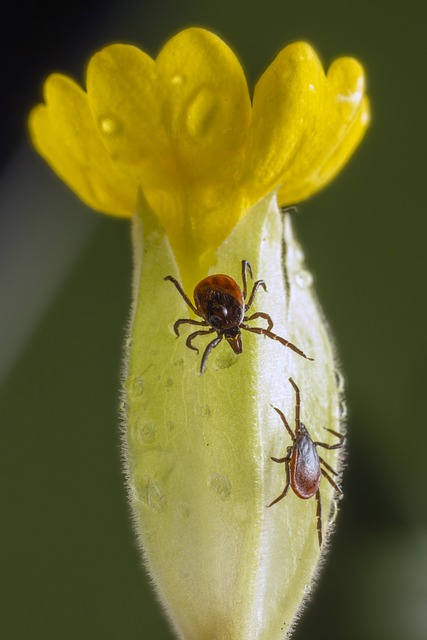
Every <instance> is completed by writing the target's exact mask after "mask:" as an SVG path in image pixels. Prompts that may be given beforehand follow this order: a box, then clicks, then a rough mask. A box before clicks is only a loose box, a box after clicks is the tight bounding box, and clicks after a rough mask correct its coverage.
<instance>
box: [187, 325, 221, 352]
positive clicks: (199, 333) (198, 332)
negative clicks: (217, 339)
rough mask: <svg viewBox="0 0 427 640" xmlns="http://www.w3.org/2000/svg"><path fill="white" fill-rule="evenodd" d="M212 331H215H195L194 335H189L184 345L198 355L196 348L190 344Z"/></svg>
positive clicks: (212, 330)
mask: <svg viewBox="0 0 427 640" xmlns="http://www.w3.org/2000/svg"><path fill="white" fill-rule="evenodd" d="M214 331H215V329H208V330H207V331H195V332H194V333H190V335H189V336H188V338H187V340H186V341H185V344H186V345H187V347H188V348H189V349H192V350H193V351H196V352H197V353H199V350H198V348H197V347H195V346H194V345H193V344H192V342H193V340H194V338H197V336H205V335H207V334H208V333H213V332H214Z"/></svg>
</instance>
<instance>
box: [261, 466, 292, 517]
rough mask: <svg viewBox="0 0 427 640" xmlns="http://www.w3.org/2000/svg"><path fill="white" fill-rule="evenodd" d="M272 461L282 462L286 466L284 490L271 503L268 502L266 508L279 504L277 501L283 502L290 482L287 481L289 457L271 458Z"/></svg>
mask: <svg viewBox="0 0 427 640" xmlns="http://www.w3.org/2000/svg"><path fill="white" fill-rule="evenodd" d="M271 459H272V460H274V462H284V463H285V465H286V484H285V488H284V489H283V491H282V493H281V494H280V496H277V498H276V499H275V500H273V502H270V504H268V505H267V507H272V506H273V504H276V503H277V502H279V500H283V498H285V497H286V494H287V493H288V491H289V487H290V485H291V481H290V479H289V456H286V458H271Z"/></svg>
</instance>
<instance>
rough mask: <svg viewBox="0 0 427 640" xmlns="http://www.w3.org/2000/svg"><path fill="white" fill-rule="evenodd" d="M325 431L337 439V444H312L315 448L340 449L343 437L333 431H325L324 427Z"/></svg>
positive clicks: (343, 442) (342, 444)
mask: <svg viewBox="0 0 427 640" xmlns="http://www.w3.org/2000/svg"><path fill="white" fill-rule="evenodd" d="M325 429H326V431H329V433H333V434H334V436H336V437H337V438H339V440H340V441H339V442H337V444H328V443H327V442H315V443H314V444H315V445H316V446H317V447H323V448H324V449H329V450H332V449H342V447H343V446H344V445H345V436H343V435H342V433H338V431H333V430H332V429H327V428H326V427H325Z"/></svg>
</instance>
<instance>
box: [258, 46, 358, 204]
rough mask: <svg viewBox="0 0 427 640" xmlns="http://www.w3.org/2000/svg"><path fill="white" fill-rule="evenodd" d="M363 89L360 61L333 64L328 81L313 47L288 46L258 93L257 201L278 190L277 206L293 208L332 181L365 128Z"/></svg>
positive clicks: (342, 59)
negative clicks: (285, 205) (267, 191)
mask: <svg viewBox="0 0 427 640" xmlns="http://www.w3.org/2000/svg"><path fill="white" fill-rule="evenodd" d="M364 90H365V86H364V74H363V69H362V67H361V65H360V64H359V63H358V62H357V61H356V60H354V59H352V58H340V59H338V60H336V61H335V62H334V63H333V64H332V65H331V67H330V70H329V72H328V74H327V76H325V73H324V71H323V68H322V66H321V63H320V61H319V59H318V57H317V55H316V54H315V52H314V51H313V49H312V48H311V47H310V46H309V45H307V44H305V43H296V44H293V45H290V46H288V47H286V48H285V49H283V51H281V53H280V54H279V55H278V56H277V58H276V59H275V60H274V61H273V63H272V64H271V65H270V67H269V68H268V69H267V71H266V72H265V73H264V75H263V76H262V77H261V79H260V81H259V82H258V84H257V86H256V89H255V96H254V118H253V126H252V131H251V145H252V149H251V151H250V156H251V157H252V158H258V161H257V164H256V165H255V166H254V182H253V189H254V197H255V198H257V197H259V195H260V194H261V193H263V191H265V190H266V189H267V188H270V189H271V188H274V186H277V185H280V191H279V202H280V204H281V205H284V204H292V203H296V202H299V201H300V200H303V199H304V198H306V197H308V195H310V194H312V193H314V192H315V191H317V190H318V189H320V188H321V187H323V186H324V185H325V184H326V183H327V182H328V181H329V180H331V179H332V177H333V176H334V175H335V174H336V173H337V172H338V171H339V169H340V168H341V167H342V166H343V164H344V163H345V162H346V160H347V159H348V158H349V156H350V155H351V153H352V152H353V150H354V148H355V147H356V145H357V144H358V142H359V141H360V139H361V137H362V135H363V133H364V131H365V129H366V127H367V124H368V121H369V117H368V111H367V102H366V101H365V100H364ZM266 113H268V114H269V116H270V117H269V118H268V119H267V118H265V114H266ZM263 115H264V119H263ZM260 161H261V162H260Z"/></svg>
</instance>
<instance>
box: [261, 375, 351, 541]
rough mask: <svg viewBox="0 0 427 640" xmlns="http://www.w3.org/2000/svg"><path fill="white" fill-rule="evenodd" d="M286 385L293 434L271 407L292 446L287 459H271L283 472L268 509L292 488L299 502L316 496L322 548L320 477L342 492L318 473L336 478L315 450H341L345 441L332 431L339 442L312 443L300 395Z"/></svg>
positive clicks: (318, 530) (329, 479)
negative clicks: (292, 408)
mask: <svg viewBox="0 0 427 640" xmlns="http://www.w3.org/2000/svg"><path fill="white" fill-rule="evenodd" d="M289 382H290V383H291V385H292V386H293V388H294V389H295V398H296V399H295V433H294V432H293V431H292V429H291V428H290V426H289V424H288V422H287V420H286V418H285V416H284V414H283V412H282V411H280V409H277V408H276V407H273V409H274V410H275V411H277V413H278V414H279V416H280V417H281V419H282V422H283V424H284V425H285V427H286V429H287V431H288V433H289V435H290V436H291V438H292V443H293V444H292V446H290V447H288V448H287V451H288V453H287V455H286V456H285V457H284V458H271V459H272V460H274V462H280V463H281V462H284V463H285V469H286V484H285V488H284V489H283V491H282V493H281V494H280V496H278V497H277V498H276V499H275V500H273V502H272V503H271V504H269V505H268V506H269V507H272V506H273V504H276V502H279V500H282V498H284V497H285V496H286V494H287V493H288V490H289V487H292V489H293V491H294V493H296V495H297V496H298V497H299V498H302V499H303V500H307V498H311V497H313V496H314V495H316V501H317V512H316V517H317V536H318V538H319V547H321V546H322V501H321V497H320V489H319V485H320V480H321V477H322V475H323V476H324V477H325V478H326V479H327V480H328V482H330V484H331V485H332V486H333V488H334V489H335V490H336V491H338V493H340V494H342V489H341V487H340V486H338V484H337V483H336V482H335V481H334V480H333V479H332V478H331V476H330V475H329V474H328V472H327V471H325V469H322V466H321V465H323V466H324V467H326V469H327V470H328V471H329V472H330V473H332V474H333V475H334V476H337V475H338V474H337V472H336V471H335V470H334V469H332V467H331V466H330V465H329V464H328V463H327V462H325V461H324V460H323V458H321V457H320V456H319V454H318V453H317V447H323V448H324V449H341V448H342V447H343V446H344V442H345V437H344V436H343V435H341V434H340V433H337V432H336V431H332V429H326V431H329V432H330V433H333V434H334V436H337V438H339V442H337V444H326V442H313V440H312V439H311V437H310V434H309V433H308V431H307V429H306V427H305V426H304V425H303V424H302V422H301V421H300V406H301V405H300V392H299V389H298V387H297V385H296V384H295V382H294V381H293V380H292V378H289Z"/></svg>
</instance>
